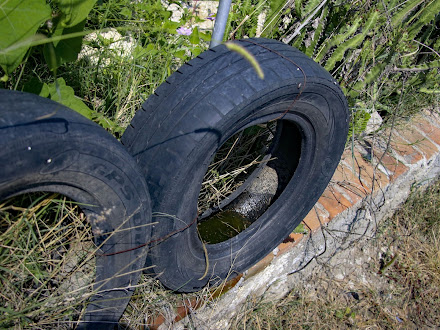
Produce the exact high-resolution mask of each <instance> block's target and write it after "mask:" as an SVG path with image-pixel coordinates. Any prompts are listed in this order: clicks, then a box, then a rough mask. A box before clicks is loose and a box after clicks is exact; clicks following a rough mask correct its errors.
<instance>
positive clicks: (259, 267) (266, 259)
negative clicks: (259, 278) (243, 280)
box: [246, 252, 274, 277]
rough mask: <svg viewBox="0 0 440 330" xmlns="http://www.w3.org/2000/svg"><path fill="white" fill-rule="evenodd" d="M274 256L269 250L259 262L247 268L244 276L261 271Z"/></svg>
mask: <svg viewBox="0 0 440 330" xmlns="http://www.w3.org/2000/svg"><path fill="white" fill-rule="evenodd" d="M273 258H274V255H273V253H272V252H270V253H269V254H268V255H267V256H265V257H264V258H263V259H261V260H260V261H259V262H257V263H256V264H255V265H253V266H252V267H251V268H249V270H248V272H247V274H246V277H251V276H254V275H255V274H258V273H259V272H261V271H262V270H263V269H264V268H266V267H267V266H269V265H270V263H271V262H272V260H273Z"/></svg>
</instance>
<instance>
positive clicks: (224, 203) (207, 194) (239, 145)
mask: <svg viewBox="0 0 440 330" xmlns="http://www.w3.org/2000/svg"><path fill="white" fill-rule="evenodd" d="M277 127H279V125H278V126H277V123H276V122H270V123H266V124H263V125H256V126H252V127H249V128H247V129H245V130H243V131H241V132H238V133H237V134H235V135H234V136H232V137H231V138H229V139H228V140H227V141H226V142H225V143H224V144H223V145H222V146H221V147H220V148H219V150H218V151H217V153H216V154H215V157H214V159H213V161H212V162H211V164H210V166H209V168H208V171H207V172H206V174H205V177H204V179H203V184H202V189H201V192H200V194H199V199H198V213H199V222H198V231H199V235H200V238H201V239H202V241H203V242H204V243H206V244H216V243H220V242H223V241H226V240H228V239H230V238H232V237H234V236H236V235H238V234H239V233H240V232H242V231H243V230H245V229H246V228H248V227H249V226H250V225H251V224H252V223H253V222H254V221H255V220H256V219H258V217H259V216H260V215H261V214H262V213H264V212H265V210H266V209H267V208H268V207H269V206H270V205H271V203H273V201H274V197H275V195H276V194H277V193H278V194H279V178H278V173H277V171H275V170H274V169H273V168H271V167H270V166H267V165H268V164H269V163H270V162H274V161H276V160H275V158H274V157H273V156H272V155H271V154H270V152H271V147H272V144H273V142H274V140H275V139H276V134H277ZM297 142H298V141H297ZM292 143H295V141H292ZM291 175H292V173H290V174H289V179H290V176H291Z"/></svg>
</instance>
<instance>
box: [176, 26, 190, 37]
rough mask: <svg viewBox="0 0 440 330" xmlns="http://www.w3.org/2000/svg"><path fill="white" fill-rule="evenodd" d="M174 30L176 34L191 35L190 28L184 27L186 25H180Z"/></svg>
mask: <svg viewBox="0 0 440 330" xmlns="http://www.w3.org/2000/svg"><path fill="white" fill-rule="evenodd" d="M176 32H177V33H178V34H180V35H182V36H189V35H191V33H192V30H191V29H188V28H186V27H184V26H181V27H180V28H178V29H177V30H176Z"/></svg>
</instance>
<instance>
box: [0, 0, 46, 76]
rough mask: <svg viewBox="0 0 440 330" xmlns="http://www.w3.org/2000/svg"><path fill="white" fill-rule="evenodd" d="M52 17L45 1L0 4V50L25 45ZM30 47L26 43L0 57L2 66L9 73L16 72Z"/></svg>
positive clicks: (10, 0)
mask: <svg viewBox="0 0 440 330" xmlns="http://www.w3.org/2000/svg"><path fill="white" fill-rule="evenodd" d="M50 17H51V9H50V7H49V5H48V4H47V3H46V1H45V0H32V1H30V0H8V1H3V3H2V4H0V31H1V38H0V49H5V48H8V47H10V46H12V45H14V44H18V43H23V42H24V41H26V40H27V39H29V38H31V37H32V36H34V35H35V33H36V32H37V30H38V28H39V27H40V25H41V24H42V23H43V22H44V21H46V20H48V19H49V18H50ZM28 49H29V45H27V44H26V43H24V45H23V46H22V47H19V48H16V49H14V50H12V51H9V52H7V53H3V54H1V55H0V66H1V67H2V69H3V70H4V71H5V72H6V73H7V74H9V73H11V72H12V71H14V70H15V69H16V68H17V67H18V66H19V65H20V63H21V61H22V60H23V57H24V55H25V54H26V51H27V50H28Z"/></svg>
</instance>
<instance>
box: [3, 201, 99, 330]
mask: <svg viewBox="0 0 440 330" xmlns="http://www.w3.org/2000/svg"><path fill="white" fill-rule="evenodd" d="M0 242H2V243H1V246H0V264H1V265H2V268H1V269H0V286H1V287H2V293H3V294H2V295H1V297H0V306H1V307H2V308H3V309H4V310H6V311H7V310H11V311H14V313H13V314H10V313H8V312H4V313H1V314H2V315H1V316H0V327H1V328H3V327H9V326H10V327H14V326H18V327H21V326H22V325H23V324H24V323H23V322H25V323H26V324H27V325H29V326H31V327H33V328H34V327H35V328H40V327H51V328H57V329H59V328H61V329H62V328H65V329H71V328H72V327H73V325H74V324H75V321H77V320H78V319H79V317H80V315H81V313H82V312H83V309H84V306H85V302H86V301H87V299H88V297H89V296H90V294H91V291H92V290H91V284H92V283H93V281H94V278H95V257H94V255H95V251H96V246H95V245H94V243H93V234H92V229H91V226H90V224H89V223H88V222H87V220H86V217H85V215H84V213H83V212H82V211H81V208H80V206H79V205H78V204H77V203H75V202H73V201H71V200H69V199H68V198H66V197H64V196H62V195H59V194H55V193H32V194H25V195H21V196H17V197H14V198H10V199H8V200H6V201H2V202H0ZM17 315H22V317H17Z"/></svg>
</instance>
